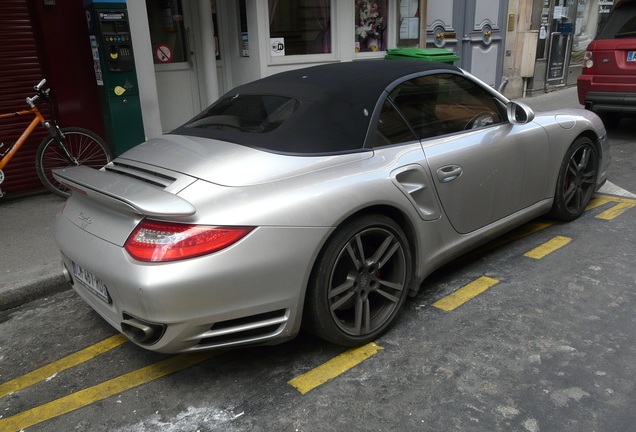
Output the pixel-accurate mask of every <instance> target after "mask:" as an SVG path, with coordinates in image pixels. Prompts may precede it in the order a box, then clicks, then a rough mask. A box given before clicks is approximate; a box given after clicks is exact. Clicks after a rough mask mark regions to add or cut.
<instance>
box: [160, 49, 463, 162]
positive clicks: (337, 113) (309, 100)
mask: <svg viewBox="0 0 636 432" xmlns="http://www.w3.org/2000/svg"><path fill="white" fill-rule="evenodd" d="M432 70H440V71H458V70H459V69H458V68H457V67H455V66H451V65H448V64H444V63H434V62H427V61H411V60H382V61H378V60H367V61H356V62H346V63H331V64H326V65H320V66H314V67H309V68H305V69H297V70H293V71H288V72H282V73H278V74H275V75H272V76H269V77H266V78H262V79H259V80H257V81H254V82H251V83H248V84H244V85H241V86H239V87H236V88H234V89H233V90H231V91H229V92H228V93H226V94H225V95H223V97H222V98H221V99H219V100H224V99H227V98H231V97H233V96H235V95H245V94H255V95H278V96H287V97H291V98H294V99H297V100H299V101H300V106H299V108H298V109H297V111H296V112H294V114H293V115H292V116H291V117H290V118H289V119H288V120H287V121H285V122H284V123H283V124H282V125H281V126H280V127H278V128H276V129H275V130H273V131H271V132H266V133H250V132H240V131H234V130H218V129H197V128H190V127H184V126H182V127H180V128H178V129H176V130H175V131H173V132H172V133H176V134H181V135H194V136H200V137H205V138H212V139H218V140H223V141H230V142H234V143H237V144H242V145H245V146H249V147H254V148H260V149H263V150H268V151H273V152H281V153H297V154H325V153H342V152H351V151H356V150H359V149H361V148H362V147H363V146H364V140H365V136H366V133H367V129H368V126H369V122H370V120H371V115H372V113H373V110H374V108H375V105H376V103H377V101H378V99H379V98H380V96H381V94H382V92H383V91H384V90H385V89H386V88H387V86H389V85H390V84H391V83H393V82H395V81H396V80H398V79H399V78H401V77H403V76H408V75H412V74H417V73H421V72H427V71H432Z"/></svg>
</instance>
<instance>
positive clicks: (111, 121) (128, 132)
mask: <svg viewBox="0 0 636 432" xmlns="http://www.w3.org/2000/svg"><path fill="white" fill-rule="evenodd" d="M84 8H85V10H86V19H87V23H88V33H89V38H90V43H91V50H92V54H93V66H94V69H95V79H96V81H97V86H98V89H99V97H100V102H101V106H102V112H103V113H104V125H105V129H106V137H107V139H108V143H109V144H110V146H111V148H112V149H113V153H114V154H115V155H120V154H121V153H123V152H125V151H126V150H128V149H130V148H132V147H134V146H135V145H137V144H139V143H141V142H143V141H144V140H145V134H144V128H143V119H142V115H141V102H140V100H139V86H138V83H137V73H136V71H135V57H134V52H133V46H132V36H131V34H130V23H129V18H128V10H127V7H126V1H125V0H108V1H104V0H84Z"/></svg>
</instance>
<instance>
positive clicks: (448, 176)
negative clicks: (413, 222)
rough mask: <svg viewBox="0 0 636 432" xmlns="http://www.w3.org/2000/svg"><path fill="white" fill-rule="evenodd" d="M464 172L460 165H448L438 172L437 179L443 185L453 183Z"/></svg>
mask: <svg viewBox="0 0 636 432" xmlns="http://www.w3.org/2000/svg"><path fill="white" fill-rule="evenodd" d="M462 172H463V170H462V167H460V166H459V165H448V166H444V167H441V168H439V169H438V170H437V179H438V180H439V181H440V182H442V183H448V182H452V181H453V180H455V179H457V178H458V177H459V176H460V175H461V174H462Z"/></svg>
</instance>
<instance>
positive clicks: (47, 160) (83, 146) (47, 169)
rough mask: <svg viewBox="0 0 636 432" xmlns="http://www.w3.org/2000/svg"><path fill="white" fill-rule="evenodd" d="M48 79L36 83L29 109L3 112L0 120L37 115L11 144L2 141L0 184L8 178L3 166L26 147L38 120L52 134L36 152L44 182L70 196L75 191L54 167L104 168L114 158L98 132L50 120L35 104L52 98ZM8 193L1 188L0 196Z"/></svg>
mask: <svg viewBox="0 0 636 432" xmlns="http://www.w3.org/2000/svg"><path fill="white" fill-rule="evenodd" d="M45 84H46V79H43V80H42V81H40V83H39V84H38V85H36V86H34V87H33V88H34V90H35V93H36V94H35V96H33V97H27V98H26V103H27V105H28V106H29V109H25V110H21V111H16V112H13V113H5V114H0V120H2V119H6V118H10V117H15V116H23V115H29V114H32V115H33V116H34V118H33V120H32V121H31V123H30V124H29V125H28V126H27V128H26V129H25V131H24V132H23V133H22V135H20V137H19V138H18V139H17V140H16V141H15V142H14V143H13V144H12V145H9V146H8V147H7V148H4V143H2V142H0V184H2V182H3V181H4V179H5V175H4V172H3V171H2V169H3V168H4V167H5V166H6V165H7V164H8V163H9V161H10V160H11V158H12V157H13V156H14V155H15V154H16V152H17V151H18V150H19V149H20V147H22V145H23V144H24V143H25V142H26V140H27V139H28V138H29V136H30V135H31V133H32V132H33V130H35V128H36V127H37V125H38V124H40V125H42V126H44V127H45V128H46V129H47V130H48V131H49V135H48V136H47V137H46V138H45V139H44V140H43V141H42V142H41V143H40V145H39V147H38V149H37V152H36V155H35V169H36V171H37V174H38V177H39V178H40V180H41V181H42V184H44V186H45V187H46V188H47V189H48V190H49V191H51V192H53V193H54V194H56V195H58V196H60V197H62V198H66V197H68V196H69V195H70V194H71V192H70V190H69V189H68V188H66V187H65V186H64V185H62V184H61V183H60V182H58V181H57V180H56V179H55V178H54V177H53V173H52V171H53V170H54V169H59V168H68V167H70V166H77V165H85V166H89V167H92V168H98V169H99V168H101V167H103V166H104V165H106V164H107V163H108V162H110V160H111V153H110V151H109V149H108V147H107V146H106V143H105V142H104V140H103V139H102V138H101V137H100V136H99V135H97V134H95V133H94V132H91V131H90V130H88V129H84V128H79V127H65V128H60V127H59V126H58V125H57V124H56V122H55V121H54V122H53V123H51V122H49V121H47V120H46V119H45V118H44V117H43V116H42V114H41V113H40V110H39V109H38V107H37V106H36V105H35V103H36V102H37V101H49V100H50V90H51V89H50V88H47V89H46V90H44V86H45ZM3 196H4V193H3V192H2V189H0V198H2V197H3Z"/></svg>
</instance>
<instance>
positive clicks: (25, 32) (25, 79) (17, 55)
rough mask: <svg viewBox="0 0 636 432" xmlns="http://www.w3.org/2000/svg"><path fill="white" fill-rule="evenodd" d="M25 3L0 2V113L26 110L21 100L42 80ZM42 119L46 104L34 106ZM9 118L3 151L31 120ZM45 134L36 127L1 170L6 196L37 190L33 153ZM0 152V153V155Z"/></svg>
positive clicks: (0, 136)
mask: <svg viewBox="0 0 636 432" xmlns="http://www.w3.org/2000/svg"><path fill="white" fill-rule="evenodd" d="M28 2H29V0H2V1H0V112H2V113H7V112H15V111H18V110H21V109H25V108H28V107H27V105H26V103H25V99H26V98H27V97H29V96H33V94H34V93H35V92H34V91H33V86H34V85H35V84H37V83H38V82H40V80H41V79H42V78H44V73H43V67H42V64H43V61H42V59H41V58H40V55H39V51H38V40H37V37H36V32H35V31H34V26H33V21H32V19H31V15H30V13H29V6H28ZM38 107H39V108H40V110H41V111H42V114H43V115H44V116H45V118H47V119H50V110H49V107H48V104H46V103H44V104H40V105H38ZM32 119H33V118H32V117H29V118H20V117H15V118H10V119H3V120H0V141H1V142H4V146H5V147H4V149H6V147H7V146H8V145H10V144H12V143H14V142H15V141H16V140H17V138H18V137H19V136H20V135H21V134H22V132H23V131H24V129H25V128H26V126H27V125H28V124H29V123H30V121H31V120H32ZM46 135H47V131H46V129H44V128H43V127H38V128H37V129H36V130H35V131H34V132H33V133H32V134H31V136H30V137H29V139H28V140H27V142H26V143H25V144H24V145H23V146H22V148H20V150H19V151H18V152H17V153H16V154H15V155H14V156H13V158H12V159H11V161H10V162H9V164H8V165H7V166H6V167H5V169H4V173H5V177H6V178H5V181H4V183H2V185H1V187H2V190H3V192H5V193H7V194H8V196H12V195H13V196H15V195H17V194H18V192H21V193H23V192H26V191H29V190H34V189H40V188H42V184H41V183H40V181H39V179H38V176H37V173H36V171H35V152H36V150H37V147H38V145H39V143H40V142H41V141H42V140H43V139H44V137H46ZM1 151H2V150H0V152H1Z"/></svg>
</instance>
